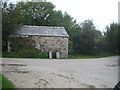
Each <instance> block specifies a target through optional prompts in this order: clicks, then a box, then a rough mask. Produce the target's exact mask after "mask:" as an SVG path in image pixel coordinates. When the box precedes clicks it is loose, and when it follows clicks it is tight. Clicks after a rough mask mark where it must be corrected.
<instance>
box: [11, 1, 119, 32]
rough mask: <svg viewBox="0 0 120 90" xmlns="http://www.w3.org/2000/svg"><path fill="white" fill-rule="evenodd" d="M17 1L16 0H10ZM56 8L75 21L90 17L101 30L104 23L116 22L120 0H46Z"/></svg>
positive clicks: (104, 25) (103, 27)
mask: <svg viewBox="0 0 120 90" xmlns="http://www.w3.org/2000/svg"><path fill="white" fill-rule="evenodd" d="M10 1H17V0H10ZM47 1H50V2H52V3H53V4H54V5H55V6H56V9H57V10H62V12H63V13H64V12H67V13H68V14H69V15H71V16H72V17H73V18H74V19H76V20H77V22H83V21H84V20H87V19H92V20H93V23H94V24H95V26H96V28H97V29H99V30H101V31H103V30H104V29H105V27H106V25H109V24H110V23H112V22H118V2H119V1H120V0H47Z"/></svg>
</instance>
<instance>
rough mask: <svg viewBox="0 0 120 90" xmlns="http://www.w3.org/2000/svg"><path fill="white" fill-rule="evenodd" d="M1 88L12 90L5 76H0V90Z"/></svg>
mask: <svg viewBox="0 0 120 90" xmlns="http://www.w3.org/2000/svg"><path fill="white" fill-rule="evenodd" d="M1 88H3V89H5V88H10V90H14V89H13V88H14V87H13V84H12V83H11V82H10V81H9V80H8V79H7V78H6V77H5V76H3V75H1V74H0V90H1ZM6 90H7V89H6Z"/></svg>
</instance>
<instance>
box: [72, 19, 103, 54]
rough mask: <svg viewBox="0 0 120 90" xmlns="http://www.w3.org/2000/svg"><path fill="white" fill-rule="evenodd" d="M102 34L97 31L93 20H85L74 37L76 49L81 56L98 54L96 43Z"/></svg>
mask: <svg viewBox="0 0 120 90" xmlns="http://www.w3.org/2000/svg"><path fill="white" fill-rule="evenodd" d="M100 36H101V32H100V31H98V30H96V29H95V26H94V24H93V22H92V21H91V20H85V21H84V22H83V23H81V25H80V29H79V30H78V33H76V35H75V36H74V49H75V52H77V53H79V54H96V48H98V47H97V45H96V41H98V39H99V37H100Z"/></svg>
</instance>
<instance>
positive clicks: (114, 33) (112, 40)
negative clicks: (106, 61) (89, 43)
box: [104, 22, 120, 54]
mask: <svg viewBox="0 0 120 90" xmlns="http://www.w3.org/2000/svg"><path fill="white" fill-rule="evenodd" d="M106 30H107V31H106V32H105V33H104V34H105V48H106V50H107V51H108V52H111V53H116V54H118V51H119V50H120V49H119V45H120V40H119V38H120V25H118V24H117V23H114V22H113V23H111V24H110V26H107V27H106Z"/></svg>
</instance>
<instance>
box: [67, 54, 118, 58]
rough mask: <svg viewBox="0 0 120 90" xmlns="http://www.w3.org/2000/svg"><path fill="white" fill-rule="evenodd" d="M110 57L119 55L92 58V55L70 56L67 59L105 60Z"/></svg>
mask: <svg viewBox="0 0 120 90" xmlns="http://www.w3.org/2000/svg"><path fill="white" fill-rule="evenodd" d="M109 56H118V55H100V56H97V55H95V56H91V55H69V57H68V58H67V59H91V58H103V57H109Z"/></svg>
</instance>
